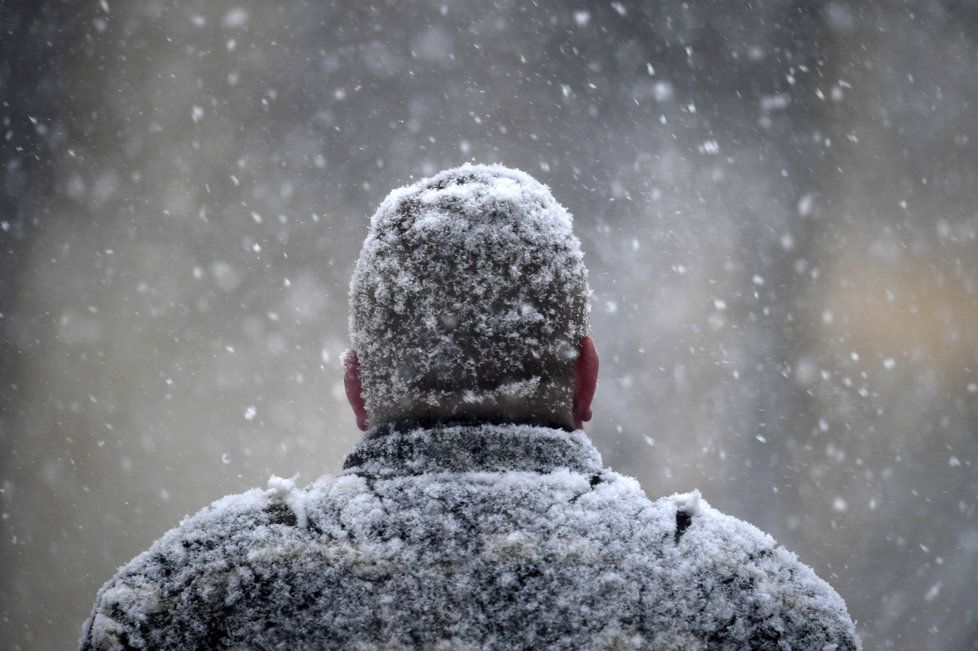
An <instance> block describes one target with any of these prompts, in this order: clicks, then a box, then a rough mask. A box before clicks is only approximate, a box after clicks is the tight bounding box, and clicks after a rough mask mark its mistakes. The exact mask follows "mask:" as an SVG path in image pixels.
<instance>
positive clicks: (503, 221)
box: [350, 164, 590, 425]
mask: <svg viewBox="0 0 978 651" xmlns="http://www.w3.org/2000/svg"><path fill="white" fill-rule="evenodd" d="M571 226H572V218H571V215H570V214H569V213H568V212H567V210H566V209H565V208H564V207H563V206H561V205H560V204H559V203H557V201H556V200H555V199H554V198H553V196H552V195H551V194H550V191H549V189H548V188H547V187H546V186H545V185H543V184H541V183H539V182H538V181H536V180H535V179H533V178H532V177H531V176H529V175H528V174H526V173H524V172H521V171H519V170H514V169H509V168H507V167H503V166H501V165H468V164H466V165H463V166H462V167H458V168H454V169H449V170H445V171H443V172H441V173H439V174H436V175H435V176H432V177H430V178H426V179H422V180H421V181H418V182H417V183H415V184H413V185H410V186H407V187H403V188H398V189H397V190H394V191H393V192H391V193H390V194H389V195H388V196H387V198H386V199H384V201H383V203H381V205H380V207H379V208H378V209H377V212H376V213H374V216H373V218H372V219H371V220H370V232H369V233H368V234H367V239H366V240H365V241H364V243H363V249H362V250H361V251H360V258H359V259H358V260H357V264H356V269H355V270H354V272H353V279H352V281H351V283H350V335H351V337H352V340H353V346H354V348H355V349H356V351H357V355H358V361H359V368H360V378H361V381H362V389H363V397H364V399H365V401H366V406H367V414H368V415H369V418H370V422H371V424H372V425H380V424H383V423H387V422H392V421H400V420H418V421H431V420H440V421H446V420H469V419H487V420H516V421H520V420H522V421H536V422H541V423H542V422H550V423H562V422H565V421H566V414H567V413H568V412H569V410H570V407H571V401H572V390H573V367H574V359H575V357H576V355H577V351H578V347H579V345H580V343H581V340H582V338H583V337H585V336H587V334H588V312H589V309H590V308H589V303H588V297H589V294H590V291H589V289H588V284H587V269H586V268H585V266H584V261H583V254H582V253H581V245H580V241H579V240H578V239H577V237H575V236H574V233H573V231H572V228H571Z"/></svg>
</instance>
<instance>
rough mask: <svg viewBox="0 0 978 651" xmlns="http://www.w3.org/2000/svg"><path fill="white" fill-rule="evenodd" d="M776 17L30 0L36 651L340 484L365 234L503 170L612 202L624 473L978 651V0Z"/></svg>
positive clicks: (24, 274) (18, 407) (858, 605)
mask: <svg viewBox="0 0 978 651" xmlns="http://www.w3.org/2000/svg"><path fill="white" fill-rule="evenodd" d="M750 4H751V5H752V6H753V9H751V10H749V11H748V10H745V9H743V7H744V6H746V4H745V3H740V2H730V3H727V4H718V3H684V2H676V1H673V2H647V3H644V4H639V3H635V2H626V1H624V0H622V1H621V2H611V3H606V2H600V3H588V2H580V3H577V4H574V3H539V6H536V5H534V4H531V3H524V2H516V1H515V0H514V1H507V0H501V1H497V2H492V3H486V2H478V1H475V0H471V1H468V2H445V3H442V2H427V3H422V2H419V3H414V2H398V3H395V2H393V0H389V1H387V2H376V3H366V2H349V3H346V2H343V3H341V2H334V3H327V2H310V3H288V2H286V3H259V2H253V3H245V2H230V3H229V2H223V1H222V2H216V1H210V2H204V1H203V0H198V1H197V2H180V3H169V2H152V1H151V2H138V3H122V2H117V1H115V0H109V1H108V2H105V1H102V2H55V1H53V0H52V1H43V2H42V1H33V2H27V1H26V0H25V1H23V2H16V1H13V2H12V1H7V2H2V3H0V51H2V57H0V119H2V124H0V164H2V172H0V511H2V519H0V646H3V647H5V648H69V647H71V646H73V645H74V643H75V641H76V639H77V637H78V636H79V634H80V627H81V623H82V620H83V619H84V618H85V617H86V616H87V614H88V611H89V608H90V606H91V603H92V601H93V598H94V595H95V591H96V589H97V588H98V587H99V586H100V585H101V584H102V582H104V581H105V580H107V579H108V578H109V577H110V576H111V574H112V572H113V571H114V570H115V568H116V567H117V566H118V565H120V564H122V563H124V562H126V561H128V560H129V559H130V558H131V557H132V556H134V555H135V554H137V553H138V552H140V551H142V550H143V549H145V548H146V547H147V546H148V545H149V544H150V543H151V542H152V541H153V540H154V539H155V538H157V537H158V536H159V535H160V534H162V533H163V532H164V531H165V530H166V529H168V528H170V527H171V526H173V525H175V524H176V522H177V521H178V520H179V519H180V517H182V516H183V515H184V514H187V513H191V512H194V511H196V510H197V509H199V508H200V507H201V506H203V505H205V504H206V503H208V502H210V501H212V500H214V499H216V498H218V497H220V496H222V495H224V494H226V493H230V492H238V491H241V490H244V489H245V488H248V487H251V486H256V485H264V483H265V480H266V479H267V477H268V475H269V474H271V473H276V474H279V475H282V476H289V475H292V474H293V473H295V472H300V473H301V476H302V479H301V482H300V483H304V482H307V481H310V480H311V479H313V478H315V477H317V476H319V475H320V474H322V473H326V472H335V471H336V470H338V469H339V467H340V464H341V461H342V458H343V456H344V454H345V453H346V452H347V451H348V450H349V448H350V447H351V446H352V445H353V444H354V442H355V441H356V440H357V439H358V435H359V432H358V431H357V430H356V429H355V427H354V423H353V418H352V415H351V414H350V412H349V410H348V407H347V406H346V404H345V401H344V399H343V391H342V386H341V370H340V364H339V355H340V353H341V352H342V350H343V349H344V348H345V347H346V346H347V335H346V323H347V321H346V319H347V297H346V291H347V283H348V278H349V275H350V272H351V271H352V268H353V261H354V259H355V256H356V254H357V252H358V250H359V246H360V242H361V241H362V238H363V236H364V235H365V233H366V220H367V218H368V217H369V215H370V214H371V213H372V212H373V210H374V209H375V208H376V206H377V204H378V203H379V202H380V200H381V199H382V198H383V197H384V195H385V194H386V193H387V192H388V191H389V190H390V189H391V188H393V187H396V186H399V185H402V184H405V183H407V182H410V181H411V180H413V179H417V178H418V177H419V176H422V175H426V174H430V173H433V172H435V171H437V170H439V169H441V168H443V167H447V166H452V165H456V164H460V163H462V162H464V161H466V160H475V161H482V162H502V163H505V164H508V165H511V166H515V167H519V168H522V169H524V170H525V171H527V172H529V173H531V174H533V175H534V176H536V177H537V178H539V179H540V180H541V181H543V182H544V183H547V184H549V185H550V186H551V188H552V190H553V192H554V194H555V196H556V197H557V198H558V200H559V201H560V202H561V203H563V204H564V205H565V206H567V207H568V208H569V209H570V211H571V212H572V213H573V214H574V215H575V217H576V228H577V231H578V234H579V235H580V236H581V239H582V242H583V246H584V250H585V252H586V261H587V263H588V265H589V267H590V269H591V283H592V287H593V289H594V290H595V296H594V312H593V334H594V337H595V339H596V341H597V344H598V348H599V351H600V352H601V354H602V379H601V383H600V386H599V389H598V396H597V402H596V405H595V420H594V422H593V423H592V425H591V426H590V427H589V432H590V433H591V435H592V437H593V440H594V442H595V444H596V445H597V447H598V448H599V449H600V450H601V451H602V453H603V454H604V458H605V462H606V463H607V464H609V465H611V466H613V467H615V468H616V469H618V470H619V471H621V472H624V473H626V474H630V475H633V476H635V477H637V478H639V480H640V481H641V482H642V485H643V486H644V488H645V490H646V492H647V493H648V494H649V495H650V496H652V497H655V496H659V495H663V494H668V493H672V492H675V491H686V490H690V489H692V488H694V487H698V488H700V489H701V490H702V491H703V494H704V496H705V498H706V499H707V500H708V501H709V502H710V503H711V504H713V505H714V506H716V507H717V508H719V509H721V510H723V511H726V512H728V513H730V514H733V515H737V516H740V517H743V518H746V519H748V520H750V521H752V522H753V523H755V524H757V525H758V526H760V527H761V528H763V529H765V530H767V531H769V532H770V533H771V534H772V535H774V536H775V537H776V538H777V539H778V540H779V541H781V542H783V543H784V544H785V545H787V546H788V547H789V548H791V549H793V550H794V551H796V552H797V553H798V554H799V555H800V557H801V558H802V560H804V561H806V562H808V563H810V564H811V565H812V566H813V567H814V568H815V569H816V571H817V572H818V573H819V574H820V575H821V576H822V577H824V578H826V579H827V580H829V581H830V582H831V583H832V584H833V585H834V586H835V588H836V589H837V590H838V591H839V592H840V593H841V594H842V596H843V597H844V598H845V599H846V601H847V602H848V604H849V608H850V612H851V614H852V615H853V617H854V618H856V619H857V622H858V626H859V630H860V632H861V634H862V635H863V637H864V640H865V643H866V646H867V648H887V647H892V648H901V649H967V648H973V646H972V645H973V644H974V640H975V639H978V601H976V599H975V596H974V595H975V593H976V588H978V570H976V568H978V517H976V503H978V472H976V464H978V207H976V200H978V120H976V108H978V107H976V104H978V9H976V8H974V5H973V4H972V3H969V2H937V1H923V2H913V3H897V2H893V3H879V4H870V3H844V2H841V1H840V2H829V3H819V2H811V1H808V0H804V1H802V0H795V1H794V2H790V1H780V2H776V1H774V0H771V1H769V2H768V1H761V2H753V3H750Z"/></svg>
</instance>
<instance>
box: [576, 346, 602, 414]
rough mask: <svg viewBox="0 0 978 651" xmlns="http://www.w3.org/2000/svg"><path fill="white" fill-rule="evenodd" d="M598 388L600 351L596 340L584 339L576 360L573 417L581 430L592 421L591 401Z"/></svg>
mask: <svg viewBox="0 0 978 651" xmlns="http://www.w3.org/2000/svg"><path fill="white" fill-rule="evenodd" d="M597 387H598V350H597V348H595V347H594V340H593V339H591V338H590V337H584V339H582V340H581V349H580V350H579V351H578V353H577V359H576V360H574V405H573V407H572V410H573V411H572V414H571V415H572V416H573V418H574V427H576V428H577V429H581V428H582V427H583V426H584V423H586V422H587V421H589V420H591V401H592V400H593V399H594V391H595V389H597Z"/></svg>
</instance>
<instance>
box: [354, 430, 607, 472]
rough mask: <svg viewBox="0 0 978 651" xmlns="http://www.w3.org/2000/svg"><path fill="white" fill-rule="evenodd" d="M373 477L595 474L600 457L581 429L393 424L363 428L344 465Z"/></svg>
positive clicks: (598, 468) (599, 464) (599, 467)
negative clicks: (528, 473)
mask: <svg viewBox="0 0 978 651" xmlns="http://www.w3.org/2000/svg"><path fill="white" fill-rule="evenodd" d="M343 468H344V470H347V471H350V472H355V473H357V474H366V475H373V476H398V475H421V474H425V473H432V472H506V471H514V470H515V471H524V472H539V473H547V472H551V471H553V470H556V469H558V468H567V469H569V470H571V471H573V472H581V473H594V472H598V471H600V470H601V455H600V454H599V453H598V451H597V450H596V449H595V448H594V446H593V445H592V444H591V441H590V439H588V437H587V435H586V434H585V433H584V432H583V431H582V430H575V431H567V430H565V429H561V428H557V427H543V426H538V425H523V424H512V423H508V424H505V423H504V424H494V423H476V424H472V423H454V424H453V423H442V424H433V425H419V424H412V423H391V424H386V425H382V426H380V427H377V428H375V429H373V430H371V431H369V432H367V433H366V434H365V435H364V436H363V438H362V439H360V442H359V443H358V444H357V445H356V447H354V448H353V450H352V451H351V452H350V454H349V455H348V456H347V457H346V461H345V462H344V463H343Z"/></svg>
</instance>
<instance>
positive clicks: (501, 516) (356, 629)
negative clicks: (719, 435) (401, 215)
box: [81, 424, 859, 649]
mask: <svg viewBox="0 0 978 651" xmlns="http://www.w3.org/2000/svg"><path fill="white" fill-rule="evenodd" d="M858 647H859V641H858V639H857V637H856V634H855V631H854V628H853V624H852V621H851V620H850V618H849V616H848V614H847V612H846V607H845V604H844V603H843V601H842V599H841V598H840V597H839V595H838V594H837V593H836V592H835V591H834V590H833V589H832V588H831V587H830V586H829V585H828V584H827V583H825V582H824V581H822V580H821V579H819V578H818V577H817V576H816V575H815V573H814V572H813V571H812V570H811V569H810V568H809V567H807V566H806V565H804V564H803V563H801V562H800V561H799V560H798V559H797V557H796V556H795V555H794V554H792V553H791V552H789V551H787V550H785V549H784V548H783V547H780V546H778V545H777V544H776V543H775V541H774V540H773V539H772V538H771V537H770V536H768V535H766V534H764V533H763V532H761V531H760V530H758V529H756V528H755V527H753V526H751V525H750V524H747V523H745V522H743V521H741V520H738V519H736V518H733V517H730V516H727V515H723V514H722V513H720V512H718V511H716V510H715V509H713V508H711V507H710V506H709V505H707V504H706V502H704V501H703V500H701V499H700V498H699V494H698V493H696V492H693V493H690V494H685V495H673V496H671V497H665V498H662V499H658V500H655V501H650V500H649V499H647V498H646V496H645V495H644V493H643V492H642V489H641V487H640V486H639V484H638V482H636V481H635V480H634V479H632V478H630V477H625V476H622V475H619V474H617V473H615V472H614V471H612V470H609V469H606V468H602V465H601V458H600V456H599V455H598V453H597V451H596V450H595V449H594V447H593V446H592V445H591V443H590V441H589V440H588V438H587V436H586V435H585V434H584V432H582V431H575V432H567V431H563V430H559V429H549V428H544V427H533V426H525V425H488V424H483V425H467V426H461V425H456V426H438V427H433V428H429V429H413V430H412V429H409V428H404V429H402V430H396V429H394V428H391V427H382V428H379V429H376V430H374V431H372V432H370V433H368V434H367V435H365V436H364V438H363V439H362V440H361V442H360V443H359V444H358V445H357V447H356V448H355V449H354V450H353V451H352V452H351V454H350V455H349V456H348V458H347V460H346V463H345V465H344V470H343V472H341V473H340V474H338V475H334V476H324V477H322V478H320V479H318V480H317V481H315V482H313V483H312V484H311V485H310V486H308V487H306V488H297V487H296V486H295V484H294V483H293V482H292V481H290V480H283V479H280V478H272V480H270V482H269V488H267V489H265V490H261V489H253V490H250V491H248V492H245V493H242V494H240V495H234V496H229V497H225V498H223V499H221V500H218V501H217V502H214V503H213V504H212V505H211V506H209V507H207V508H205V509H204V510H202V511H201V512H199V513H198V514H197V515H195V516H193V517H190V518H187V519H185V520H184V521H183V522H181V524H180V525H179V526H178V527H177V528H175V529H173V530H171V531H169V532H168V533H167V534H165V535H164V536H163V537H162V538H161V539H160V540H158V541H157V542H156V543H154V544H153V545H152V546H151V547H150V548H149V550H148V551H146V552H144V553H143V554H140V555H139V556H137V557H136V558H135V559H133V560H132V561H131V562H130V563H129V564H128V565H125V566H124V567H122V568H120V570H119V572H118V573H117V574H116V575H115V576H114V577H113V578H112V580H110V581H109V582H108V583H106V584H105V586H104V587H103V588H102V589H101V590H100V591H99V593H98V595H97V598H96V603H95V608H94V611H93V613H92V615H91V617H90V618H89V620H88V621H86V623H85V626H84V632H83V639H82V642H81V648H82V649H119V648H152V649H171V648H180V649H189V648H254V649H276V648H277V649H303V648H329V649H332V648H351V649H401V648H403V649H414V648H424V649H475V648H479V649H482V648H489V649H518V648H537V649H539V648H560V649H592V648H593V649H605V648H614V649H624V648H636V649H715V648H724V649H725V648H730V649H741V648H743V649H747V648H750V649H856V648H858Z"/></svg>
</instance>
